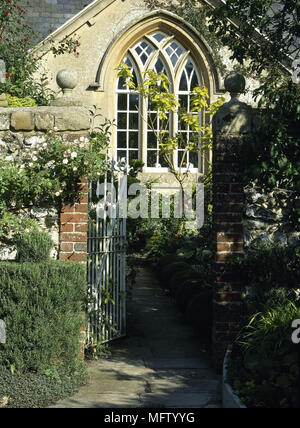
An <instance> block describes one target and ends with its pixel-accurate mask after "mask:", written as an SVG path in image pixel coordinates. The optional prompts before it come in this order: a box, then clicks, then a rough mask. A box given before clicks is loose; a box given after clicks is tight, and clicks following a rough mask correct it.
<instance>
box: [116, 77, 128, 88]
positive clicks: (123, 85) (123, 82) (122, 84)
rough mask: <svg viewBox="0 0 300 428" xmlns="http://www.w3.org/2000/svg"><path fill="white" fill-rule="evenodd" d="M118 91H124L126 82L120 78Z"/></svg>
mask: <svg viewBox="0 0 300 428" xmlns="http://www.w3.org/2000/svg"><path fill="white" fill-rule="evenodd" d="M118 89H126V82H125V80H124V79H122V78H120V79H119V82H118Z"/></svg>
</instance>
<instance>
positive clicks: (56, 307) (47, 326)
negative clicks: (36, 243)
mask: <svg viewBox="0 0 300 428" xmlns="http://www.w3.org/2000/svg"><path fill="white" fill-rule="evenodd" d="M85 288H86V282H85V269H84V266H82V265H80V264H78V263H74V262H62V261H49V262H47V263H45V262H43V263H9V262H1V263H0V318H1V319H2V320H4V322H5V323H6V328H7V342H6V344H4V345H0V348H1V352H0V365H1V366H3V367H7V368H8V369H10V370H12V371H13V372H17V373H24V372H27V371H33V372H35V371H37V372H40V373H44V372H45V370H48V369H49V368H51V367H52V366H53V365H55V366H57V367H65V369H66V370H68V371H69V373H70V374H71V373H72V372H74V371H76V368H77V366H78V359H79V351H80V337H81V327H82V323H83V319H82V310H83V302H84V299H85V294H86V290H85Z"/></svg>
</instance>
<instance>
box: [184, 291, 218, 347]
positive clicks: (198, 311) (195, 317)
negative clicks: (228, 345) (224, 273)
mask: <svg viewBox="0 0 300 428" xmlns="http://www.w3.org/2000/svg"><path fill="white" fill-rule="evenodd" d="M185 317H186V319H187V321H188V322H189V323H190V324H191V325H192V326H193V327H194V328H195V330H196V332H197V334H198V335H199V339H200V340H201V341H202V343H205V344H207V343H210V341H211V337H212V323H213V290H212V288H211V289H209V288H206V289H203V290H199V291H198V292H197V294H196V295H194V296H192V297H191V299H190V300H189V302H188V305H187V307H186V311H185Z"/></svg>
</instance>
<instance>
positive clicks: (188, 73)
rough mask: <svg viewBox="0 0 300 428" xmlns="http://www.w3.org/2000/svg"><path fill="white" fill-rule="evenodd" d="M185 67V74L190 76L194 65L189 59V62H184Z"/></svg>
mask: <svg viewBox="0 0 300 428" xmlns="http://www.w3.org/2000/svg"><path fill="white" fill-rule="evenodd" d="M185 69H186V72H187V75H188V76H189V77H190V76H191V74H192V72H193V70H194V66H193V64H192V63H191V61H189V62H188V63H187V64H186V66H185Z"/></svg>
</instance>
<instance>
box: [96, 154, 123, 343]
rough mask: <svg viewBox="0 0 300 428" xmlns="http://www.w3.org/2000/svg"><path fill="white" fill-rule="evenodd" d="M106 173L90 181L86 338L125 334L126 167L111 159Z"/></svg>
mask: <svg viewBox="0 0 300 428" xmlns="http://www.w3.org/2000/svg"><path fill="white" fill-rule="evenodd" d="M111 165H112V167H111V173H110V177H108V175H107V174H106V176H105V179H104V180H102V181H101V180H99V181H98V182H97V183H91V184H90V192H89V212H90V218H89V231H88V294H89V310H88V340H89V342H92V343H105V342H109V341H111V340H114V339H117V338H120V337H122V336H125V334H126V211H127V206H126V201H127V200H126V195H127V171H126V167H123V168H122V166H121V165H120V164H118V165H116V163H115V162H114V161H112V162H111Z"/></svg>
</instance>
